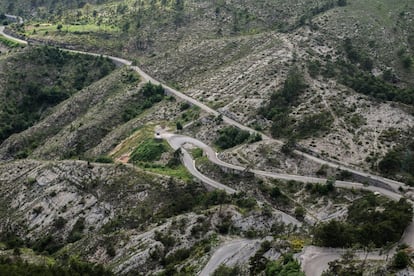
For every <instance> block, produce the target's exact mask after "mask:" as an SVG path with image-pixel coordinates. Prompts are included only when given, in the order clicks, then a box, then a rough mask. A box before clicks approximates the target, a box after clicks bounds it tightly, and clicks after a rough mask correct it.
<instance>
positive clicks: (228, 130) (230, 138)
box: [214, 126, 250, 149]
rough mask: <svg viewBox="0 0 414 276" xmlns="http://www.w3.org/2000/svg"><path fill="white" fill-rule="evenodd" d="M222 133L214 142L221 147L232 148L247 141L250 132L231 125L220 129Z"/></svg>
mask: <svg viewBox="0 0 414 276" xmlns="http://www.w3.org/2000/svg"><path fill="white" fill-rule="evenodd" d="M219 133H220V135H219V137H218V138H217V139H216V141H215V142H214V143H215V144H216V145H217V146H218V147H219V148H221V149H228V148H232V147H234V146H236V145H239V144H241V143H243V142H245V141H247V140H248V139H249V137H250V133H249V132H248V131H246V130H241V129H239V128H237V127H234V126H229V127H225V128H223V129H221V130H220V131H219Z"/></svg>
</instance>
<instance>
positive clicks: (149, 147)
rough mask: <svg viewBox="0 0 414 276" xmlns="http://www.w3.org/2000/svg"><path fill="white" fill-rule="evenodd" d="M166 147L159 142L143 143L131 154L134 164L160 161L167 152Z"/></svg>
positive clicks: (152, 140) (150, 140)
mask: <svg viewBox="0 0 414 276" xmlns="http://www.w3.org/2000/svg"><path fill="white" fill-rule="evenodd" d="M166 150H167V149H166V147H165V145H164V144H163V143H162V142H160V141H157V140H154V139H149V140H146V141H144V142H142V143H141V144H140V145H139V146H138V147H137V148H136V149H135V150H134V152H133V153H132V154H131V161H132V162H140V161H142V162H153V161H156V160H159V159H160V158H161V155H162V154H163V153H164V152H166Z"/></svg>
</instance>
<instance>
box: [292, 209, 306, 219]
mask: <svg viewBox="0 0 414 276" xmlns="http://www.w3.org/2000/svg"><path fill="white" fill-rule="evenodd" d="M305 215H306V210H305V209H304V208H303V207H300V206H299V207H296V208H295V217H296V218H297V219H298V220H300V221H303V220H304V219H305Z"/></svg>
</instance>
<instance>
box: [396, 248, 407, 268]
mask: <svg viewBox="0 0 414 276" xmlns="http://www.w3.org/2000/svg"><path fill="white" fill-rule="evenodd" d="M409 264H410V257H409V256H408V255H407V253H406V252H405V251H402V250H401V251H398V252H397V253H396V254H395V256H394V259H393V261H392V266H393V267H395V268H396V269H403V268H406V267H407V266H408V265H409Z"/></svg>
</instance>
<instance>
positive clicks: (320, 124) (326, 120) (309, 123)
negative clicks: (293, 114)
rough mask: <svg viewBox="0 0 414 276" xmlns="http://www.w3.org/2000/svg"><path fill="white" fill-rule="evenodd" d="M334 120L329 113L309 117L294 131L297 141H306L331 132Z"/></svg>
mask: <svg viewBox="0 0 414 276" xmlns="http://www.w3.org/2000/svg"><path fill="white" fill-rule="evenodd" d="M333 121H334V119H333V117H332V115H331V113H329V112H328V111H326V112H322V113H317V114H312V115H307V116H305V117H304V118H303V119H302V121H301V122H299V124H298V125H297V126H296V127H295V129H294V130H293V135H294V137H295V138H296V139H306V138H309V137H312V136H318V135H320V134H323V133H326V132H328V131H329V130H330V128H331V125H332V123H333Z"/></svg>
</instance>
